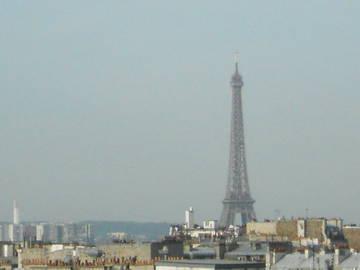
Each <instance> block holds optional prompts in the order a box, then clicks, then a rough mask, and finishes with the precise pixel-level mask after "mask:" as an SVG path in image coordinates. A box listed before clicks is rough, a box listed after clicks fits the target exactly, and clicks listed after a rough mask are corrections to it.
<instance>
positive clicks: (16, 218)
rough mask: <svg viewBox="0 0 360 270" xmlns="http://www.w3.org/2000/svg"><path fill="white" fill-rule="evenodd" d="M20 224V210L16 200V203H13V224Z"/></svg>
mask: <svg viewBox="0 0 360 270" xmlns="http://www.w3.org/2000/svg"><path fill="white" fill-rule="evenodd" d="M19 223H20V218H19V208H18V205H17V202H16V200H14V203H13V224H15V225H19Z"/></svg>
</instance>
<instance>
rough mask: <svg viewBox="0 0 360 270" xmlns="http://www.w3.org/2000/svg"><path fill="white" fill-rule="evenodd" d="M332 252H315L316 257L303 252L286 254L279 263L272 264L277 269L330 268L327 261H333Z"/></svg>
mask: <svg viewBox="0 0 360 270" xmlns="http://www.w3.org/2000/svg"><path fill="white" fill-rule="evenodd" d="M332 256H333V255H332V254H322V255H319V254H315V257H313V256H309V257H308V258H306V256H305V255H304V254H302V253H298V252H296V253H292V254H288V255H285V256H284V257H283V258H281V259H280V260H279V261H278V262H277V263H275V264H274V265H272V266H271V268H276V269H304V268H306V269H328V268H329V267H328V265H327V263H328V262H330V261H331V259H332Z"/></svg>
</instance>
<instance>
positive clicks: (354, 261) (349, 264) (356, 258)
mask: <svg viewBox="0 0 360 270" xmlns="http://www.w3.org/2000/svg"><path fill="white" fill-rule="evenodd" d="M339 267H340V268H349V269H354V268H360V254H358V253H355V254H351V255H350V256H349V257H347V258H346V259H345V260H344V261H342V262H341V263H339Z"/></svg>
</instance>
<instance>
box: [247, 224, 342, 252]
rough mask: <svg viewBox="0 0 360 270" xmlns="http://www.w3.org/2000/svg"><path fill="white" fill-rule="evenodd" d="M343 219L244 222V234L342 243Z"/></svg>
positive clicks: (267, 237) (300, 241)
mask: <svg viewBox="0 0 360 270" xmlns="http://www.w3.org/2000/svg"><path fill="white" fill-rule="evenodd" d="M342 230H343V221H342V220H341V219H325V218H310V219H301V218H299V219H291V220H285V219H281V220H276V221H265V222H249V223H247V224H246V234H247V235H248V236H249V238H250V239H251V240H256V239H258V240H264V239H272V240H274V239H276V240H289V241H299V243H300V244H302V245H306V243H307V242H309V243H314V242H315V243H319V244H324V245H327V246H329V245H332V244H336V243H344V241H345V239H344V237H343V233H342Z"/></svg>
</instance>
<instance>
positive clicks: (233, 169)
mask: <svg viewBox="0 0 360 270" xmlns="http://www.w3.org/2000/svg"><path fill="white" fill-rule="evenodd" d="M242 87H243V80H242V77H241V75H240V73H239V67H238V60H236V61H235V72H234V74H233V75H232V77H231V88H232V112H231V140H230V157H229V171H228V180H227V186H226V194H225V199H224V200H223V209H222V213H221V218H220V226H221V227H228V226H229V225H235V222H236V221H235V217H236V214H238V213H239V214H240V215H241V221H242V224H246V223H247V222H249V221H252V220H254V219H255V218H256V215H255V211H254V202H255V200H253V199H252V197H251V195H250V187H249V180H248V174H247V169H246V156H245V138H244V123H243V112H242V100H241V90H242ZM237 223H239V222H237Z"/></svg>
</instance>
